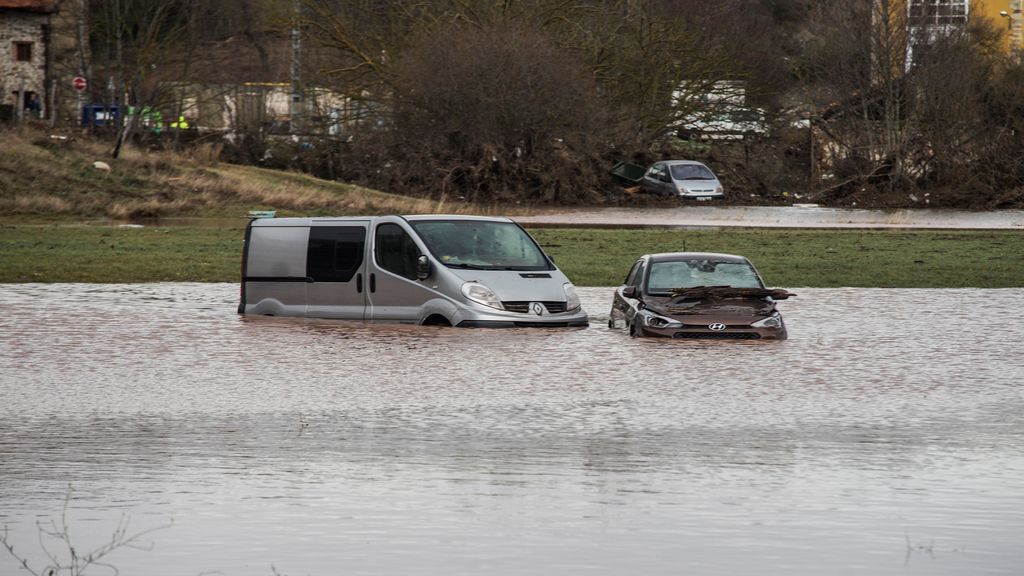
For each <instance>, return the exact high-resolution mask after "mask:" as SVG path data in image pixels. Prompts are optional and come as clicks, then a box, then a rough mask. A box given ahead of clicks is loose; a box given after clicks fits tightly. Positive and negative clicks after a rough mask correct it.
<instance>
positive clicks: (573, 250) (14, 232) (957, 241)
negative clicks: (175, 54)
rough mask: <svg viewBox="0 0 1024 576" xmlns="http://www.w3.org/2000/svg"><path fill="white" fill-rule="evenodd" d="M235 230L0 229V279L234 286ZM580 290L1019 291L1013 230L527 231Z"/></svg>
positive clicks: (1021, 248)
mask: <svg viewBox="0 0 1024 576" xmlns="http://www.w3.org/2000/svg"><path fill="white" fill-rule="evenodd" d="M243 225H244V220H242V219H239V220H238V224H237V226H230V227H224V228H213V227H149V226H147V227H144V228H121V227H109V226H81V225H78V226H71V225H25V224H7V225H0V282H7V283H9V282H101V283H121V282H160V281H175V282H181V281H197V282H236V281H237V280H238V275H239V263H240V257H241V250H242V240H243V229H242V226H243ZM530 232H531V233H532V234H533V235H534V236H535V237H536V238H537V240H538V241H539V242H540V243H541V244H542V245H543V246H544V247H545V249H546V250H547V251H548V253H550V254H551V255H552V256H554V257H555V259H556V262H557V263H558V265H559V267H560V268H561V269H562V270H563V271H565V273H566V274H567V275H568V276H569V277H570V278H571V279H572V280H573V282H575V283H576V284H578V285H580V286H613V285H618V284H620V283H621V281H622V279H623V277H624V276H625V275H626V272H627V271H628V270H629V267H630V266H631V265H632V263H633V262H634V260H635V259H636V257H637V256H639V255H641V254H645V253H648V252H669V251H682V250H688V251H706V252H727V253H735V254H743V255H745V256H747V257H749V258H750V259H751V260H752V261H753V262H754V264H755V265H756V266H757V267H758V269H759V270H760V271H761V273H762V275H763V276H764V278H765V281H766V282H767V283H768V284H770V285H772V286H780V287H802V286H811V287H837V286H858V287H915V288H957V287H979V288H1003V287H1024V266H1021V263H1022V262H1024V232H1020V231H931V230H920V231H890V230H878V231H862V230H779V229H758V230H754V229H735V230H732V229H719V230H706V231H704V230H663V229H662V230H611V229H599V230H595V229H552V228H539V229H532V230H531V231H530Z"/></svg>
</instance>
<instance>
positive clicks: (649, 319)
mask: <svg viewBox="0 0 1024 576" xmlns="http://www.w3.org/2000/svg"><path fill="white" fill-rule="evenodd" d="M640 318H642V319H643V323H644V326H650V327H651V328H670V327H672V328H677V327H679V326H682V325H683V323H682V322H678V321H676V320H673V319H671V318H665V317H664V316H659V315H657V314H655V313H654V312H651V311H650V310H644V311H642V312H640Z"/></svg>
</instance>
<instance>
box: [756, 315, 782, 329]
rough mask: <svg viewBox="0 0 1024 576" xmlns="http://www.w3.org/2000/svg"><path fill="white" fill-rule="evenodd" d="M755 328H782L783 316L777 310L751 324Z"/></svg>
mask: <svg viewBox="0 0 1024 576" xmlns="http://www.w3.org/2000/svg"><path fill="white" fill-rule="evenodd" d="M751 326H753V327H754V328H782V316H781V315H780V314H779V313H778V312H776V313H774V314H772V315H771V316H769V317H767V318H764V319H761V320H758V321H757V322H754V323H752V324H751Z"/></svg>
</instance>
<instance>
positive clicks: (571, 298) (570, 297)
mask: <svg viewBox="0 0 1024 576" xmlns="http://www.w3.org/2000/svg"><path fill="white" fill-rule="evenodd" d="M562 290H565V310H566V311H567V312H568V311H571V310H575V309H577V308H579V307H580V297H579V296H577V295H576V287H575V286H573V285H572V282H566V283H565V284H562Z"/></svg>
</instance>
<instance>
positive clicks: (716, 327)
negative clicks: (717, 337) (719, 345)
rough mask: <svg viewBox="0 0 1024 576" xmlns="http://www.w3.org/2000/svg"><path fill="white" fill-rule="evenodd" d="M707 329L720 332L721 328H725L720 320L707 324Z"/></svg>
mask: <svg viewBox="0 0 1024 576" xmlns="http://www.w3.org/2000/svg"><path fill="white" fill-rule="evenodd" d="M708 329H709V330H713V331H715V332H721V331H722V330H725V324H722V323H721V322H715V323H714V324H708Z"/></svg>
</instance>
